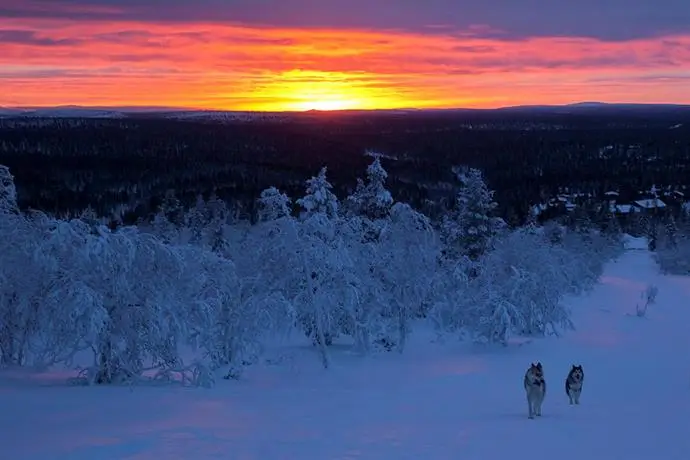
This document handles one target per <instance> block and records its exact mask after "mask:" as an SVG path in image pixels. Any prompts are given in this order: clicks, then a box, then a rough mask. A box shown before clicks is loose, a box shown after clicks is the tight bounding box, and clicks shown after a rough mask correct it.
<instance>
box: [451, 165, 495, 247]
mask: <svg viewBox="0 0 690 460" xmlns="http://www.w3.org/2000/svg"><path fill="white" fill-rule="evenodd" d="M455 172H456V174H457V177H458V180H459V181H460V183H461V188H460V191H459V192H458V195H457V197H456V203H455V207H454V208H453V209H452V210H451V211H450V213H449V214H447V215H446V216H445V217H444V219H443V222H442V227H441V228H442V236H443V240H444V242H445V244H446V250H447V254H448V255H449V256H450V257H451V258H453V259H456V258H459V257H462V256H467V257H469V258H470V259H472V260H477V259H478V258H479V257H480V256H481V255H482V254H483V253H484V252H486V251H487V249H489V248H490V246H491V240H492V239H493V237H494V236H495V235H496V234H497V233H498V232H499V230H500V229H502V228H504V227H505V223H504V222H503V220H502V219H500V218H498V217H495V215H494V212H495V209H496V206H497V203H496V202H495V201H494V198H493V191H491V190H489V188H488V186H487V185H486V182H485V181H484V177H483V175H482V172H481V171H480V170H478V169H474V168H469V169H466V170H461V169H456V171H455Z"/></svg>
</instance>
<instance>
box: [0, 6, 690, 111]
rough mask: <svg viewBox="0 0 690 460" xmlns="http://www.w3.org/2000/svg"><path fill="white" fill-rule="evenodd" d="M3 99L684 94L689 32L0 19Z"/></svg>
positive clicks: (469, 99) (288, 104) (362, 103)
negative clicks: (478, 31)
mask: <svg viewBox="0 0 690 460" xmlns="http://www.w3.org/2000/svg"><path fill="white" fill-rule="evenodd" d="M0 47H2V53H0V79H2V87H3V91H2V93H0V105H23V106H31V105H61V104H80V105H128V106H129V105H165V106H182V107H193V108H216V109H235V110H304V109H310V108H323V109H330V108H365V109H370V108H394V107H437V108H440V107H458V106H464V107H496V106H504V105H514V104H544V103H554V104H558V103H566V102H572V101H579V100H600V101H606V102H622V101H626V102H630V101H634V102H677V103H690V93H688V91H687V88H688V87H690V67H688V63H690V36H672V37H665V38H658V39H644V40H642V39H641V40H633V41H619V42H601V41H597V40H595V39H584V38H531V39H525V40H514V41H507V40H498V39H489V38H478V37H477V36H472V35H450V34H449V35H438V34H434V35H423V34H413V33H399V32H372V31H359V30H312V29H310V30H304V29H278V28H258V27H254V28H250V27H241V26H228V25H221V24H215V25H214V24H185V23H182V24H180V23H177V24H174V25H170V24H156V23H145V22H88V23H83V22H81V23H80V22H72V21H65V20H48V19H45V20H41V19H7V18H5V19H0Z"/></svg>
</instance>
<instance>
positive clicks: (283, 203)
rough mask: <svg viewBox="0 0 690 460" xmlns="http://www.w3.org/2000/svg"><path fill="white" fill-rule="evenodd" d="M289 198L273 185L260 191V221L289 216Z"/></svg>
mask: <svg viewBox="0 0 690 460" xmlns="http://www.w3.org/2000/svg"><path fill="white" fill-rule="evenodd" d="M291 212H292V210H291V200H290V198H288V196H287V195H285V194H284V193H281V192H280V191H279V190H278V189H277V188H275V187H269V188H267V189H266V190H264V191H262V192H261V196H260V197H259V220H260V221H262V222H265V221H271V220H277V219H280V218H283V217H288V216H290V214H291Z"/></svg>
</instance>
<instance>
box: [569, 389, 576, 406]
mask: <svg viewBox="0 0 690 460" xmlns="http://www.w3.org/2000/svg"><path fill="white" fill-rule="evenodd" d="M568 399H569V400H570V405H573V404H574V403H575V400H574V399H573V392H572V390H568Z"/></svg>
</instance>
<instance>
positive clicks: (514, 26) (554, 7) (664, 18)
mask: <svg viewBox="0 0 690 460" xmlns="http://www.w3.org/2000/svg"><path fill="white" fill-rule="evenodd" d="M3 16H4V17H42V18H55V17H62V18H68V19H109V20H141V21H161V22H171V21H180V22H185V21H208V22H219V21H220V22H226V23H237V24H246V25H257V26H263V25H265V26H284V27H335V28H338V27H346V28H364V29H375V30H376V29H396V30H405V31H411V32H425V33H439V32H442V33H448V32H455V33H464V32H467V31H469V30H471V31H472V33H474V34H475V35H480V36H490V37H492V38H505V39H522V38H527V37H535V36H536V37H543V36H561V37H592V38H597V39H601V40H607V41H620V40H629V39H635V38H649V37H658V36H663V35H672V34H681V33H690V2H689V1H688V0H664V2H663V3H660V2H658V1H656V0H577V1H574V0H475V1H467V0H424V1H421V0H377V1H372V0H0V17H3ZM478 26H479V27H478Z"/></svg>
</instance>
